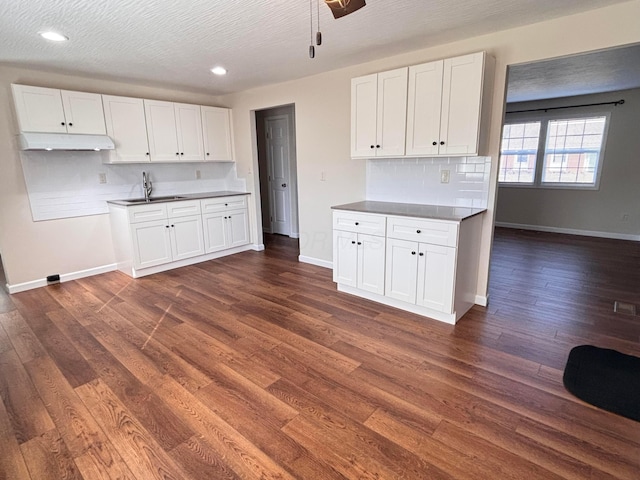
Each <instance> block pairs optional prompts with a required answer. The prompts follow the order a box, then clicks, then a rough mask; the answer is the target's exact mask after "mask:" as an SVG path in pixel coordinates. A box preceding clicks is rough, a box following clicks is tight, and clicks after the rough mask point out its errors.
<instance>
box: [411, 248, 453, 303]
mask: <svg viewBox="0 0 640 480" xmlns="http://www.w3.org/2000/svg"><path fill="white" fill-rule="evenodd" d="M455 265H456V249H455V248H452V247H442V246H440V245H431V244H427V243H421V244H420V246H419V255H418V297H417V300H416V303H417V304H418V305H421V306H423V307H428V308H433V309H434V310H438V311H439V312H444V313H453V290H454V283H453V282H454V279H455Z"/></svg>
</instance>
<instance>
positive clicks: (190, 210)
mask: <svg viewBox="0 0 640 480" xmlns="http://www.w3.org/2000/svg"><path fill="white" fill-rule="evenodd" d="M199 214H200V200H187V201H181V202H172V203H167V215H168V217H169V218H177V217H186V216H189V215H199Z"/></svg>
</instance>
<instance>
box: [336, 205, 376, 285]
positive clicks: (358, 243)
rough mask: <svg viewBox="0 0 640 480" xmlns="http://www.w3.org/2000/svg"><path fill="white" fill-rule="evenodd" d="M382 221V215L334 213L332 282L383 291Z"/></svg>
mask: <svg viewBox="0 0 640 480" xmlns="http://www.w3.org/2000/svg"><path fill="white" fill-rule="evenodd" d="M385 223H386V221H385V217H384V216H381V215H369V214H354V213H348V212H342V211H335V212H334V213H333V225H334V230H333V262H334V268H333V281H334V282H336V283H338V284H342V285H347V286H350V287H354V288H358V289H361V290H364V291H367V292H372V293H376V294H378V295H383V294H384V267H385V238H384V233H385ZM364 232H369V233H370V234H369V233H364Z"/></svg>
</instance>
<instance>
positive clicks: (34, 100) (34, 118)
mask: <svg viewBox="0 0 640 480" xmlns="http://www.w3.org/2000/svg"><path fill="white" fill-rule="evenodd" d="M11 90H12V91H13V98H14V100H15V104H16V114H17V115H18V124H19V126H20V131H21V132H53V133H67V126H66V125H67V123H66V120H65V118H64V111H63V109H62V98H61V97H60V90H56V89H53V88H41V87H30V86H27V85H14V84H12V85H11Z"/></svg>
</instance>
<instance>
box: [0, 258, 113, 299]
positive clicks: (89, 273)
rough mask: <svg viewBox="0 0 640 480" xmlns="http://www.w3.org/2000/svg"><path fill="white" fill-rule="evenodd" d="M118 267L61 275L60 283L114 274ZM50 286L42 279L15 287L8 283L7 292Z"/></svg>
mask: <svg viewBox="0 0 640 480" xmlns="http://www.w3.org/2000/svg"><path fill="white" fill-rule="evenodd" d="M117 269H118V266H117V264H115V263H112V264H110V265H103V266H101V267H95V268H88V269H86V270H80V271H77V272H70V273H63V274H61V275H60V282H69V281H71V280H77V279H79V278H85V277H91V276H92V275H99V274H101V273H107V272H113V271H114V270H117ZM47 285H48V283H47V279H46V278H42V279H39V280H32V281H31V282H24V283H16V284H15V285H9V284H8V283H7V290H8V291H9V293H20V292H24V291H26V290H33V289H34V288H40V287H46V286H47Z"/></svg>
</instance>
